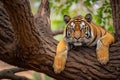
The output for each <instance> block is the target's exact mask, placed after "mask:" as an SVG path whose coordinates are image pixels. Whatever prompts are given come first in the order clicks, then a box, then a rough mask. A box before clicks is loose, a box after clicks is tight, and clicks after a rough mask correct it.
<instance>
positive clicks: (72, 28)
mask: <svg viewBox="0 0 120 80" xmlns="http://www.w3.org/2000/svg"><path fill="white" fill-rule="evenodd" d="M90 18H91V15H90V14H87V15H86V16H85V18H83V17H82V16H77V17H75V18H72V19H71V18H70V17H69V16H67V15H65V16H64V20H65V22H66V23H67V26H66V30H65V38H66V41H67V42H68V43H72V44H74V45H75V46H81V45H83V44H86V43H88V42H90V39H91V37H92V36H91V29H90V25H89V24H90V21H91V19H90Z"/></svg>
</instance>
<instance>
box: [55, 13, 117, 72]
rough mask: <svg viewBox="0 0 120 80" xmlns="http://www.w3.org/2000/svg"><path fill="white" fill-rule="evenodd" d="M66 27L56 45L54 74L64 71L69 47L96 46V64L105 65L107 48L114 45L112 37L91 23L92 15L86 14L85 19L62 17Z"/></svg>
mask: <svg viewBox="0 0 120 80" xmlns="http://www.w3.org/2000/svg"><path fill="white" fill-rule="evenodd" d="M64 21H65V23H66V27H65V29H64V32H63V38H62V39H61V41H60V42H59V43H58V45H57V49H56V55H55V58H54V64H53V68H54V72H55V73H61V71H63V70H64V68H65V64H66V59H67V53H68V51H69V48H70V45H69V44H72V45H74V46H96V56H97V60H98V62H100V63H101V64H106V63H107V62H108V61H109V47H110V45H111V44H112V43H114V41H115V39H114V36H113V35H112V34H111V33H109V32H107V31H106V30H105V29H103V28H102V27H100V26H98V25H96V24H95V23H93V22H92V15H91V14H90V13H88V14H86V15H85V17H83V16H81V15H79V16H76V17H73V18H71V17H70V16H68V15H64Z"/></svg>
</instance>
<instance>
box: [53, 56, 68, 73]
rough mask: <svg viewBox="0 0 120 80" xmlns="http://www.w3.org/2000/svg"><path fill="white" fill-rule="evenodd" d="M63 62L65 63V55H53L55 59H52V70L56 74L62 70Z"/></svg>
mask: <svg viewBox="0 0 120 80" xmlns="http://www.w3.org/2000/svg"><path fill="white" fill-rule="evenodd" d="M65 64H66V58H65V56H62V55H56V56H55V60H54V64H53V68H54V72H55V73H56V74H58V73H60V72H61V71H63V70H64V68H65Z"/></svg>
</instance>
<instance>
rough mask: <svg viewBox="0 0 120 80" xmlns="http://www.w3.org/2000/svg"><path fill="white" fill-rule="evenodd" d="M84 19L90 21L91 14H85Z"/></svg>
mask: <svg viewBox="0 0 120 80" xmlns="http://www.w3.org/2000/svg"><path fill="white" fill-rule="evenodd" d="M85 19H86V20H87V22H91V21H92V15H91V14H90V13H88V14H86V16H85Z"/></svg>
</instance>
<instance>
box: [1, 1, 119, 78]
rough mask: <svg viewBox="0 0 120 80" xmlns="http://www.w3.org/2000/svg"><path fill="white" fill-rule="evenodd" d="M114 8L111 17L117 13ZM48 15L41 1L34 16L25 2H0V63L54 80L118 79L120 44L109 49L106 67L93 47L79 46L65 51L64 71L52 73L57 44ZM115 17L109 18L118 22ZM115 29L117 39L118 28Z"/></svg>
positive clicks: (112, 2) (45, 2) (46, 4)
mask: <svg viewBox="0 0 120 80" xmlns="http://www.w3.org/2000/svg"><path fill="white" fill-rule="evenodd" d="M115 1H119V0H111V4H112V5H115V6H116V3H114V2H115ZM3 4H4V6H3ZM117 5H120V3H117ZM115 6H112V8H113V7H114V8H115V9H114V8H113V16H114V15H116V14H117V13H114V10H116V7H115ZM119 12H120V11H119ZM49 14H50V9H49V7H48V0H42V2H41V6H40V8H39V10H38V12H37V13H36V15H35V16H33V14H32V13H31V9H30V4H29V0H0V60H2V61H4V62H6V63H9V64H12V65H15V66H18V67H22V68H27V69H32V70H35V71H38V72H43V73H45V74H47V75H49V76H51V77H53V78H56V79H58V80H72V79H73V80H74V79H75V80H92V79H93V80H101V79H105V80H107V79H109V80H117V79H118V80H119V79H120V77H119V76H120V61H119V60H120V41H118V42H116V43H114V44H113V45H112V46H111V48H110V61H109V63H108V64H106V65H101V64H100V63H99V62H98V61H97V58H96V54H95V47H79V48H76V49H74V50H72V51H70V52H69V54H68V59H67V64H66V67H65V70H64V71H63V72H62V73H60V74H55V73H54V72H53V67H52V66H53V60H54V56H55V49H56V45H57V41H56V40H55V39H54V38H53V37H52V32H51V30H50V18H49ZM8 15H9V16H8ZM116 17H117V16H114V17H113V19H115V20H116V21H117V22H119V21H120V18H116ZM118 17H120V15H119V16H118ZM116 21H115V22H116ZM114 24H117V23H114ZM115 29H116V35H118V36H117V37H120V34H119V31H120V29H119V25H118V27H116V26H115ZM117 30H118V32H117ZM118 39H119V38H118Z"/></svg>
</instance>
